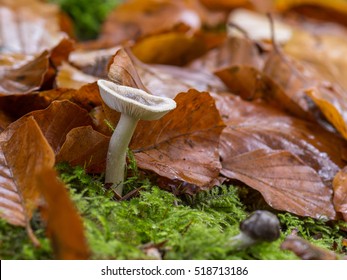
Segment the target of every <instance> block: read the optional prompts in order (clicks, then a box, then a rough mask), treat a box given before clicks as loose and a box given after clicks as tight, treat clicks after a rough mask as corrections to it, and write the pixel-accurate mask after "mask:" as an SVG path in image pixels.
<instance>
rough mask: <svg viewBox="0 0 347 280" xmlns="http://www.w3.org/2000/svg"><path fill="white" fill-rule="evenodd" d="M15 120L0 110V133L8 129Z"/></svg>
mask: <svg viewBox="0 0 347 280" xmlns="http://www.w3.org/2000/svg"><path fill="white" fill-rule="evenodd" d="M12 121H13V120H12V119H11V118H10V117H9V116H8V115H7V114H6V113H5V112H3V111H1V110H0V133H1V132H3V131H4V130H5V128H6V127H8V126H9V125H10V124H11V122H12Z"/></svg>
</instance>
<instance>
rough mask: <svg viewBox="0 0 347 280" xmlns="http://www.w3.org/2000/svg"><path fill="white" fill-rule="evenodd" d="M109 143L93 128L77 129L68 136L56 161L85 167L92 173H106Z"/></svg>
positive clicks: (83, 127)
mask: <svg viewBox="0 0 347 280" xmlns="http://www.w3.org/2000/svg"><path fill="white" fill-rule="evenodd" d="M109 141H110V138H109V137H107V136H105V135H103V134H101V133H99V132H97V131H95V130H94V129H93V128H92V127H91V126H82V127H76V128H74V129H71V130H70V132H69V133H68V134H67V136H66V141H65V142H64V144H63V146H62V147H61V149H60V151H59V153H58V154H57V157H56V161H57V162H68V163H70V164H71V165H72V166H76V165H80V166H83V167H84V168H85V169H86V170H87V172H90V173H101V172H104V171H105V164H106V155H107V149H108V144H109Z"/></svg>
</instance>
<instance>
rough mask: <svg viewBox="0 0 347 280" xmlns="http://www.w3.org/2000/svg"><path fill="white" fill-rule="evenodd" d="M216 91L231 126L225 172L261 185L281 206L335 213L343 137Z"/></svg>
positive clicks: (225, 141) (223, 148)
mask: <svg viewBox="0 0 347 280" xmlns="http://www.w3.org/2000/svg"><path fill="white" fill-rule="evenodd" d="M213 96H214V98H215V99H216V104H217V108H218V109H219V111H220V113H221V115H222V116H223V120H224V122H225V124H226V125H227V127H226V128H225V129H224V130H223V132H222V135H221V144H220V155H221V158H222V166H223V169H222V171H221V173H222V174H223V175H225V176H227V177H229V178H234V179H238V180H241V181H243V182H245V183H246V184H249V186H250V187H252V188H255V189H257V190H259V191H260V192H261V193H262V195H263V196H264V198H265V199H266V200H267V202H268V203H269V204H270V205H272V206H273V207H274V208H276V209H281V210H287V211H291V212H293V213H296V214H299V215H303V216H312V217H315V218H316V217H320V216H327V217H329V218H330V219H331V218H334V216H335V212H334V208H333V205H332V189H331V185H332V180H333V178H334V176H335V174H336V173H337V172H338V170H339V166H340V167H341V166H343V165H344V162H343V160H342V159H341V155H342V151H343V149H344V148H345V143H344V142H343V140H342V139H341V138H340V137H338V136H336V135H334V134H333V133H329V132H325V131H324V130H322V129H321V128H320V127H319V126H317V125H315V124H313V123H309V122H305V121H302V120H299V119H295V118H293V117H289V116H287V115H285V114H284V113H282V112H281V111H278V110H276V109H274V108H271V107H269V106H267V105H265V104H263V103H261V102H257V103H255V102H254V103H251V102H245V101H242V100H241V99H240V98H237V97H235V96H232V95H230V94H225V95H222V94H220V95H213ZM275 160H276V161H275ZM255 162H256V163H255ZM275 162H276V164H275ZM294 177H295V179H293V178H294ZM303 188H305V189H303ZM294 189H295V191H292V190H294ZM301 190H302V191H301ZM317 195H318V197H317Z"/></svg>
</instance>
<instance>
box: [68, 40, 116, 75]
mask: <svg viewBox="0 0 347 280" xmlns="http://www.w3.org/2000/svg"><path fill="white" fill-rule="evenodd" d="M120 48H121V47H120V46H116V47H111V48H107V49H100V48H98V49H97V50H93V49H92V50H89V49H83V48H80V49H76V50H75V51H73V52H71V54H70V56H69V62H70V63H71V64H72V65H73V66H76V67H77V68H78V69H80V70H81V71H83V72H84V73H86V74H88V75H91V76H95V77H100V78H103V79H104V78H107V71H108V64H109V61H110V60H111V58H112V56H113V55H114V54H115V53H116V52H117V50H119V49H120Z"/></svg>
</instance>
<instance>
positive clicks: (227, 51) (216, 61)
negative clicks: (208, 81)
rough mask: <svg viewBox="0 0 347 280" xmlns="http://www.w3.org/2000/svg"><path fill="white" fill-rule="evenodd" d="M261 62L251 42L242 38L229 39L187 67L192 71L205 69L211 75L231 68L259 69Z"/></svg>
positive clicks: (261, 58)
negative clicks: (246, 67)
mask: <svg viewBox="0 0 347 280" xmlns="http://www.w3.org/2000/svg"><path fill="white" fill-rule="evenodd" d="M263 60H264V58H263V57H262V55H261V54H260V52H259V50H258V49H257V46H256V44H255V43H254V42H253V41H251V40H249V39H247V38H242V37H231V38H227V39H226V40H225V41H224V42H223V44H221V45H220V46H218V47H216V48H214V49H212V50H210V51H208V52H207V53H206V54H204V55H202V56H200V57H199V58H197V59H195V60H193V61H192V62H191V63H190V64H189V67H190V68H192V69H194V70H199V69H200V70H201V69H206V70H208V71H210V72H213V73H214V72H218V71H222V69H227V68H229V67H232V66H248V67H254V68H255V69H261V68H262V65H263Z"/></svg>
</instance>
